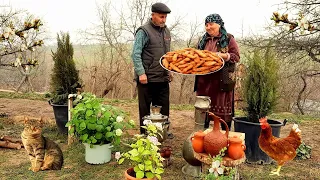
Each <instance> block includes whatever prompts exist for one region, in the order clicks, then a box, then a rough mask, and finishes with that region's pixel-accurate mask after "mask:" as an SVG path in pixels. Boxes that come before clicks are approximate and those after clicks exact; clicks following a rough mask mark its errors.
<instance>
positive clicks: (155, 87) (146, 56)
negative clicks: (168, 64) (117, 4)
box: [132, 3, 172, 138]
mask: <svg viewBox="0 0 320 180" xmlns="http://www.w3.org/2000/svg"><path fill="white" fill-rule="evenodd" d="M151 11H152V14H151V19H149V21H148V22H146V23H145V24H144V25H142V26H141V27H139V28H138V30H137V31H136V34H135V41H134V45H133V52H132V59H133V64H134V70H135V80H136V81H137V88H138V99H139V116H140V132H141V133H145V129H143V128H141V126H142V125H143V120H142V118H143V117H144V116H145V115H148V114H150V105H151V103H152V105H158V106H162V108H161V112H160V113H161V114H163V115H167V116H169V82H170V81H171V78H172V76H171V74H170V73H169V72H168V71H166V70H165V69H163V68H162V67H161V65H160V63H159V60H160V58H161V56H163V55H164V54H165V53H167V52H168V51H170V43H171V36H170V31H169V29H168V28H167V27H166V24H165V23H166V19H167V14H169V13H170V12H171V10H170V9H169V8H168V7H167V6H166V5H165V4H163V3H155V4H153V5H152V7H151ZM170 135H172V134H170ZM171 137H172V136H171ZM169 138H170V136H169Z"/></svg>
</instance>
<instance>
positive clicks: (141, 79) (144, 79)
mask: <svg viewBox="0 0 320 180" xmlns="http://www.w3.org/2000/svg"><path fill="white" fill-rule="evenodd" d="M139 82H140V83H141V84H147V83H148V78H147V75H146V74H142V75H140V76H139Z"/></svg>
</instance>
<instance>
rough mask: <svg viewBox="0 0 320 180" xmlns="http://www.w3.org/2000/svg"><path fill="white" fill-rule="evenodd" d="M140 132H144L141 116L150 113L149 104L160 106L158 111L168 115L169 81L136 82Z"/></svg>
mask: <svg viewBox="0 0 320 180" xmlns="http://www.w3.org/2000/svg"><path fill="white" fill-rule="evenodd" d="M137 87H138V100H139V115H140V133H141V134H144V133H145V129H143V128H141V126H143V119H142V118H143V117H144V116H146V115H149V114H150V105H151V103H152V105H153V106H154V105H158V106H162V108H161V111H160V113H161V114H163V115H167V116H169V106H170V105H169V95H170V90H169V82H148V83H147V84H141V83H139V82H138V83H137Z"/></svg>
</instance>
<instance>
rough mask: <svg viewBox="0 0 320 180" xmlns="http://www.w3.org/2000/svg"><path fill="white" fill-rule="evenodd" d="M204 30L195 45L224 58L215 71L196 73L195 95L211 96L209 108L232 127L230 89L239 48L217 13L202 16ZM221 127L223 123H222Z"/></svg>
mask: <svg viewBox="0 0 320 180" xmlns="http://www.w3.org/2000/svg"><path fill="white" fill-rule="evenodd" d="M205 26H206V27H205V28H206V33H205V34H204V35H203V36H202V38H201V40H200V41H199V44H198V49H201V50H204V49H206V50H209V51H212V52H217V54H218V55H219V56H220V57H221V58H223V59H224V61H225V65H224V67H223V68H222V69H221V70H220V71H218V72H215V73H212V74H208V75H203V76H196V81H195V89H194V90H195V91H196V92H197V96H209V97H210V98H211V108H210V111H211V112H213V113H214V114H216V115H217V116H220V117H221V118H222V119H223V120H225V121H226V122H227V124H228V126H229V129H230V127H231V120H232V115H233V113H234V112H233V111H234V108H233V105H234V102H233V101H234V98H233V90H234V86H235V72H234V71H235V63H237V62H239V60H240V55H239V48H238V45H237V43H236V40H235V39H234V37H233V36H232V35H231V34H229V33H227V30H226V28H225V27H224V22H223V20H222V19H221V17H220V15H219V14H210V15H209V16H207V17H206V19H205ZM222 128H223V129H225V128H224V126H223V125H222Z"/></svg>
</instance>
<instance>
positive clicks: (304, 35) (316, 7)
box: [241, 0, 320, 114]
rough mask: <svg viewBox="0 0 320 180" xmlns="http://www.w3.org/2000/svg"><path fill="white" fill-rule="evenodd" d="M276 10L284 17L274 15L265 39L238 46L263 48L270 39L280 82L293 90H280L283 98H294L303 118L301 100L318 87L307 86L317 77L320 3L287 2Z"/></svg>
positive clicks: (275, 13) (314, 0) (249, 41)
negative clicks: (276, 59) (278, 61)
mask: <svg viewBox="0 0 320 180" xmlns="http://www.w3.org/2000/svg"><path fill="white" fill-rule="evenodd" d="M278 10H279V11H282V12H283V14H282V15H281V14H280V13H278V12H274V13H273V15H272V17H271V20H272V21H270V25H269V27H268V28H267V29H268V30H269V33H270V34H269V36H268V37H262V36H255V37H251V38H246V39H243V40H242V41H241V43H242V45H246V47H260V48H265V47H266V45H267V43H266V42H268V41H269V40H270V39H271V40H272V41H273V42H274V43H273V45H274V49H275V50H276V52H278V56H279V57H281V59H282V62H281V66H282V67H281V68H282V75H283V77H284V79H281V80H282V81H283V82H284V81H286V79H287V78H290V80H292V81H291V82H287V81H286V84H287V83H289V84H290V83H292V86H291V88H292V89H288V88H289V87H290V86H289V84H287V86H284V87H282V88H283V89H282V90H283V91H282V92H283V93H284V94H283V98H290V99H292V98H291V97H290V96H288V94H292V95H293V96H295V99H296V103H295V104H296V105H297V106H298V109H299V111H300V113H302V114H303V113H304V112H303V106H302V104H301V102H302V101H304V100H303V98H307V97H308V96H310V93H309V92H312V91H313V90H312V89H314V88H315V87H317V85H316V84H315V83H307V82H308V79H311V80H312V79H317V78H319V73H320V71H319V69H320V64H319V63H320V28H319V27H320V18H319V17H320V16H319V15H320V1H319V0H296V1H294V0H292V1H286V2H284V3H282V4H280V5H279V9H278ZM270 15H271V14H270ZM271 22H273V23H276V25H277V26H274V24H271ZM299 79H302V82H301V81H300V80H299ZM310 82H312V81H310ZM293 93H294V94H293ZM287 104H291V103H289V102H287Z"/></svg>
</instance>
